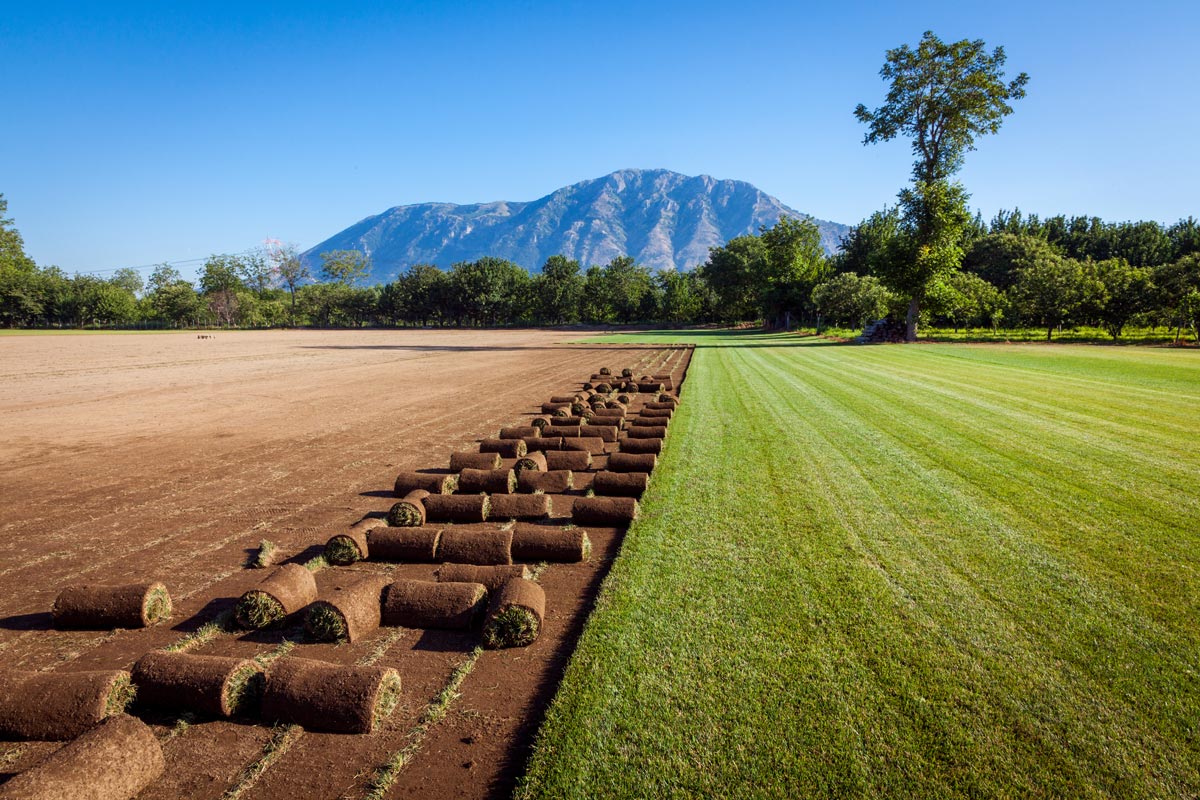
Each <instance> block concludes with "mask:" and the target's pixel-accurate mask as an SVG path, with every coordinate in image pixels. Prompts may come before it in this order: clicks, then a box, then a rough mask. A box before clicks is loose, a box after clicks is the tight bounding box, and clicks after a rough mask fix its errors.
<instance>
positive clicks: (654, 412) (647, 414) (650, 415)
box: [638, 408, 675, 421]
mask: <svg viewBox="0 0 1200 800" xmlns="http://www.w3.org/2000/svg"><path fill="white" fill-rule="evenodd" d="M674 415H675V412H674V411H672V410H671V409H669V408H643V409H642V411H641V413H640V414H638V416H639V417H640V418H641V419H642V420H643V421H646V420H655V419H670V418H671V417H673V416H674Z"/></svg>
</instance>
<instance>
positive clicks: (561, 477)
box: [517, 469, 575, 494]
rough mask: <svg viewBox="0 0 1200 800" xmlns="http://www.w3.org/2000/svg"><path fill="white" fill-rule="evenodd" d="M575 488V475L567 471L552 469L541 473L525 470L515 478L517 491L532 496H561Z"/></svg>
mask: <svg viewBox="0 0 1200 800" xmlns="http://www.w3.org/2000/svg"><path fill="white" fill-rule="evenodd" d="M573 488H575V473H573V472H571V470H569V469H552V470H546V471H542V472H532V471H530V470H525V471H523V472H521V474H520V475H518V476H517V491H519V492H525V493H526V494H532V493H533V492H544V493H545V494H562V493H563V492H565V491H568V490H570V489H573Z"/></svg>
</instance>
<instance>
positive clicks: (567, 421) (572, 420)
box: [550, 417, 587, 428]
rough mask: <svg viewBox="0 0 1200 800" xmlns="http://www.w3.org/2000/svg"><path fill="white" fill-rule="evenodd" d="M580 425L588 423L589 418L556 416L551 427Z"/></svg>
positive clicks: (575, 426) (576, 426) (574, 426)
mask: <svg viewBox="0 0 1200 800" xmlns="http://www.w3.org/2000/svg"><path fill="white" fill-rule="evenodd" d="M580 425H587V420H586V419H584V418H583V417H554V418H553V419H551V420H550V427H551V428H578V427H579V426H580Z"/></svg>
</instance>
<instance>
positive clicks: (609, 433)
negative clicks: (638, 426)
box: [587, 425, 618, 442]
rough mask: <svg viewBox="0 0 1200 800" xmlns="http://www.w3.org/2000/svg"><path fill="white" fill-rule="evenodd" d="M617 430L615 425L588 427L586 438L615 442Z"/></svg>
mask: <svg viewBox="0 0 1200 800" xmlns="http://www.w3.org/2000/svg"><path fill="white" fill-rule="evenodd" d="M617 433H618V429H617V426H616V425H588V426H587V435H588V438H595V439H600V440H601V441H604V442H615V441H616V440H617Z"/></svg>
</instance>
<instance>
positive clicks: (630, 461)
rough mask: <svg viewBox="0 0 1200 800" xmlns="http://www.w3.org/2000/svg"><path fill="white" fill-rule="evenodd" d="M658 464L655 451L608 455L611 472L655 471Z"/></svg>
mask: <svg viewBox="0 0 1200 800" xmlns="http://www.w3.org/2000/svg"><path fill="white" fill-rule="evenodd" d="M657 464H658V456H656V455H655V454H654V453H613V454H612V455H610V456H609V457H608V471H609V472H653V471H654V467H655V466H656V465H657Z"/></svg>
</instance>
